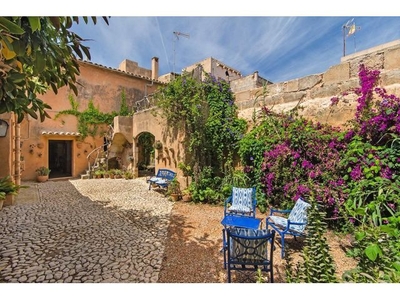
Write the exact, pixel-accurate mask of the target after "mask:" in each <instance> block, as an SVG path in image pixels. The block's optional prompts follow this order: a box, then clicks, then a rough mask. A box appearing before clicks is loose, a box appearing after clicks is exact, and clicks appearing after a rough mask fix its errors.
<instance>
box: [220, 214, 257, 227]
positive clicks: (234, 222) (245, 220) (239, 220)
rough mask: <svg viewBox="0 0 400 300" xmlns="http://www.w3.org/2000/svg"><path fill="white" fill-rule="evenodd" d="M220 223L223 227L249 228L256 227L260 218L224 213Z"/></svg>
mask: <svg viewBox="0 0 400 300" xmlns="http://www.w3.org/2000/svg"><path fill="white" fill-rule="evenodd" d="M221 224H222V225H223V226H224V227H231V226H233V227H242V228H249V229H258V228H259V227H260V224H261V219H256V218H253V217H245V216H235V215H226V216H225V217H224V218H223V219H222V221H221Z"/></svg>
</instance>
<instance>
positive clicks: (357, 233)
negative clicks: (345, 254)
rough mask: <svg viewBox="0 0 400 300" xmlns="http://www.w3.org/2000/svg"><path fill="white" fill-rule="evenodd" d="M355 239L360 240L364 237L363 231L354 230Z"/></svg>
mask: <svg viewBox="0 0 400 300" xmlns="http://www.w3.org/2000/svg"><path fill="white" fill-rule="evenodd" d="M354 236H355V238H356V240H357V241H361V240H362V239H363V238H365V236H366V233H365V232H356V234H355V235H354Z"/></svg>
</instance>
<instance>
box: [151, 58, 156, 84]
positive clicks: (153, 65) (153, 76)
mask: <svg viewBox="0 0 400 300" xmlns="http://www.w3.org/2000/svg"><path fill="white" fill-rule="evenodd" d="M151 79H153V80H157V79H158V57H153V58H152V59H151Z"/></svg>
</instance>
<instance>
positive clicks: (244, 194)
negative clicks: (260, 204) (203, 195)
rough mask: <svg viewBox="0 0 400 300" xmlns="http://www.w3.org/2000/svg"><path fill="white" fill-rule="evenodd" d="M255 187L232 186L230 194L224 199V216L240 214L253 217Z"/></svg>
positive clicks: (254, 210)
mask: <svg viewBox="0 0 400 300" xmlns="http://www.w3.org/2000/svg"><path fill="white" fill-rule="evenodd" d="M256 206H257V198H256V188H255V187H251V188H239V187H233V188H232V194H231V195H230V196H229V197H228V198H227V199H226V200H225V203H224V217H225V216H226V215H227V214H230V215H242V216H248V217H253V218H255V216H256Z"/></svg>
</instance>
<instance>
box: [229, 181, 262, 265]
mask: <svg viewBox="0 0 400 300" xmlns="http://www.w3.org/2000/svg"><path fill="white" fill-rule="evenodd" d="M256 205H257V198H256V188H255V187H250V188H239V187H233V188H232V194H231V195H230V196H229V197H228V198H227V199H226V200H225V202H224V220H226V219H227V217H228V218H231V217H230V216H232V219H234V224H235V225H229V227H231V226H235V227H241V226H246V225H243V224H246V223H248V222H246V219H245V218H252V219H255V217H256ZM242 217H243V220H244V222H241V219H242ZM254 221H255V220H254ZM240 224H242V225H240ZM227 227H228V226H227V225H225V224H224V229H223V230H222V249H221V252H224V267H226V246H227V243H226V232H225V231H226V228H227ZM257 227H258V226H257Z"/></svg>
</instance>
